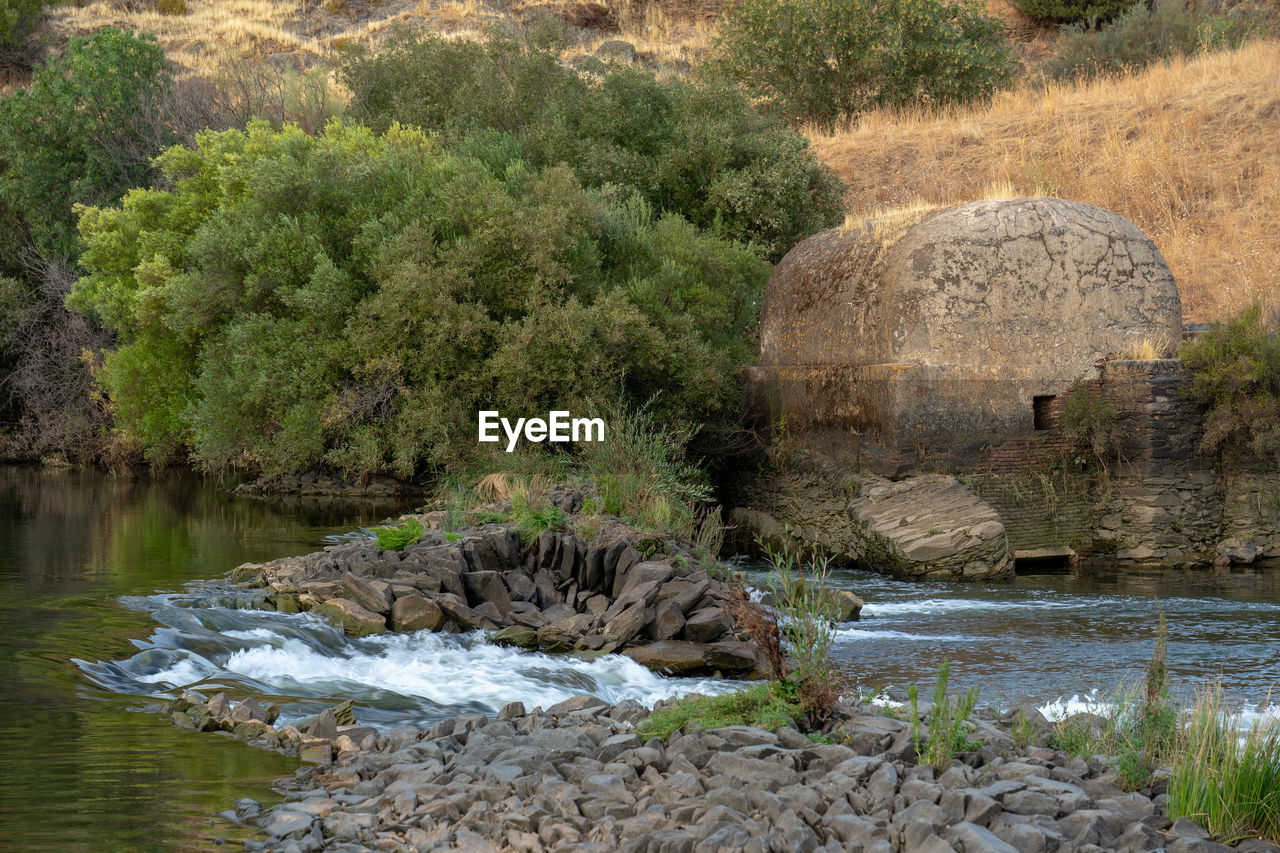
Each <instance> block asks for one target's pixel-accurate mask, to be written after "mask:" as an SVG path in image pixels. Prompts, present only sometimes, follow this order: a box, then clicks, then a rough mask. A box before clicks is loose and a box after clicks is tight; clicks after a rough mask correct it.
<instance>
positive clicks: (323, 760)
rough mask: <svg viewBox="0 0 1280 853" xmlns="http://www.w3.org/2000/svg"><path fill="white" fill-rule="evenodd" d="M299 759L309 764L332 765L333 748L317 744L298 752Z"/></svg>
mask: <svg viewBox="0 0 1280 853" xmlns="http://www.w3.org/2000/svg"><path fill="white" fill-rule="evenodd" d="M298 758H300V759H302V760H303V761H305V762H307V763H308V764H332V763H333V747H332V746H330V745H329V744H327V743H315V744H311V745H309V746H304V747H302V748H301V749H299V750H298Z"/></svg>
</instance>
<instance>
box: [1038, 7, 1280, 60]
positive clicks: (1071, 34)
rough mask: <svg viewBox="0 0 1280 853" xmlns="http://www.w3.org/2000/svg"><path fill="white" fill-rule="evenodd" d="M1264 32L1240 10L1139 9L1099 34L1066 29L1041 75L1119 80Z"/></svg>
mask: <svg viewBox="0 0 1280 853" xmlns="http://www.w3.org/2000/svg"><path fill="white" fill-rule="evenodd" d="M1266 31H1267V26H1266V23H1265V20H1264V18H1263V17H1262V16H1260V15H1259V14H1257V13H1256V12H1254V11H1253V10H1251V9H1250V8H1249V7H1248V6H1246V5H1245V4H1238V5H1234V6H1231V7H1229V8H1222V7H1220V6H1217V5H1216V4H1208V3H1190V2H1178V0H1169V1H1168V2H1164V3H1160V4H1159V5H1158V6H1156V10H1155V12H1154V13H1153V12H1150V11H1149V10H1148V9H1147V7H1146V5H1145V4H1142V3H1139V4H1138V5H1135V6H1131V7H1130V8H1129V9H1128V10H1127V11H1124V12H1122V13H1121V14H1120V16H1119V17H1118V18H1117V19H1116V20H1115V21H1114V22H1113V23H1111V24H1110V25H1109V26H1106V27H1103V28H1102V29H1098V30H1095V29H1094V28H1092V27H1090V26H1088V25H1087V24H1076V25H1073V26H1071V27H1069V28H1068V29H1067V30H1066V32H1065V33H1064V34H1063V36H1062V38H1061V39H1060V40H1059V42H1058V46H1057V49H1056V50H1055V52H1054V54H1053V55H1052V56H1050V57H1049V58H1048V59H1047V60H1045V62H1044V64H1043V65H1042V66H1041V69H1040V70H1041V72H1042V73H1043V74H1044V76H1046V77H1048V78H1051V79H1055V80H1062V79H1071V78H1090V77H1100V76H1104V75H1107V74H1121V73H1126V72H1131V71H1136V70H1138V69H1141V68H1145V67H1146V66H1148V65H1150V64H1152V63H1154V62H1160V61H1167V60H1169V59H1172V58H1173V57H1175V56H1190V55H1192V54H1195V53H1199V52H1200V51H1204V50H1219V49H1225V48H1230V47H1236V46H1238V45H1241V44H1243V43H1244V42H1246V41H1248V40H1249V39H1251V38H1255V37H1257V36H1260V35H1262V34H1264V33H1265V32H1266Z"/></svg>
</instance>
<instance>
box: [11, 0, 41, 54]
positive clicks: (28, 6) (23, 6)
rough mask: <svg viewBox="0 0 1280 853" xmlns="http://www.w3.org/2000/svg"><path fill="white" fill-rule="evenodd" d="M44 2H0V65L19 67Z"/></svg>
mask: <svg viewBox="0 0 1280 853" xmlns="http://www.w3.org/2000/svg"><path fill="white" fill-rule="evenodd" d="M44 7H45V0H0V64H4V65H20V64H22V59H23V57H24V54H25V53H26V47H27V39H28V38H30V36H31V31H32V30H34V29H35V26H36V22H37V21H39V20H40V13H41V12H42V11H43V10H44Z"/></svg>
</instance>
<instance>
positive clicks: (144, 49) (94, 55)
mask: <svg viewBox="0 0 1280 853" xmlns="http://www.w3.org/2000/svg"><path fill="white" fill-rule="evenodd" d="M169 84H170V78H169V71H168V67H167V65H166V63H165V61H164V56H163V54H162V53H161V50H160V47H159V46H158V45H157V44H156V42H155V40H154V39H153V38H151V37H149V36H135V35H132V34H128V33H123V32H120V31H118V30H112V29H106V30H102V31H100V32H98V33H95V34H94V35H93V36H91V37H89V38H72V39H71V40H70V43H69V44H68V46H67V50H66V52H65V53H64V54H63V55H62V56H60V57H58V58H56V59H53V60H51V61H50V62H48V63H46V64H45V65H44V66H42V67H40V68H38V69H36V71H35V73H34V75H33V78H32V81H31V85H30V87H29V88H27V89H18V90H16V91H14V92H13V93H12V94H10V95H9V96H8V97H5V98H3V99H0V266H2V267H3V268H4V269H3V271H4V272H8V273H9V274H10V276H11V278H9V279H8V280H7V281H6V282H5V283H4V284H3V285H0V314H3V315H4V316H5V318H6V320H7V322H6V323H5V324H4V328H3V329H0V375H3V376H4V380H3V382H0V393H3V395H4V396H5V399H4V400H3V401H2V402H0V409H2V410H3V420H5V421H9V422H18V424H19V428H18V430H16V431H15V433H14V434H13V435H11V436H9V437H8V439H7V441H6V442H5V443H6V444H7V445H8V448H7V451H8V452H9V453H13V454H16V455H20V456H26V457H31V456H42V455H45V454H49V453H62V454H65V455H67V456H71V457H74V458H93V457H95V456H97V454H98V452H99V450H100V448H101V444H102V441H101V433H102V432H103V431H104V430H105V428H106V423H107V418H106V412H105V410H104V407H103V406H102V405H101V403H100V402H99V401H96V400H94V399H93V397H92V396H91V392H92V390H93V383H92V380H91V377H90V363H89V360H87V359H86V358H85V357H84V356H85V354H86V353H93V352H97V351H98V350H99V349H100V348H101V347H103V346H104V345H107V344H109V343H110V341H111V336H110V334H109V333H106V332H105V331H104V330H102V329H101V328H99V327H98V326H97V325H96V324H94V323H92V322H87V321H86V318H84V317H83V316H80V315H79V314H76V313H74V312H71V311H68V310H67V309H66V305H65V301H66V297H67V294H68V292H69V291H70V288H71V283H72V282H73V281H75V279H76V275H77V271H76V268H75V263H74V258H75V256H76V255H77V254H78V243H77V239H76V231H75V217H74V214H73V212H72V210H73V208H74V206H75V205H76V204H78V203H82V202H83V203H90V204H109V203H114V202H115V201H116V200H118V199H119V198H120V196H121V194H123V193H124V192H125V191H126V190H127V189H129V188H130V187H132V186H135V185H137V184H139V183H144V182H146V181H148V180H150V177H151V175H152V170H151V158H152V157H153V156H155V154H157V153H158V152H159V151H160V150H161V148H162V147H164V146H165V145H167V144H169V143H170V142H172V141H173V138H174V137H173V136H172V135H171V133H170V131H169V130H168V127H167V125H166V123H165V122H164V121H163V120H162V119H160V117H159V116H158V114H157V112H156V110H155V107H156V106H157V103H158V102H159V101H160V100H162V99H163V96H164V93H165V92H166V91H167V89H168V87H169Z"/></svg>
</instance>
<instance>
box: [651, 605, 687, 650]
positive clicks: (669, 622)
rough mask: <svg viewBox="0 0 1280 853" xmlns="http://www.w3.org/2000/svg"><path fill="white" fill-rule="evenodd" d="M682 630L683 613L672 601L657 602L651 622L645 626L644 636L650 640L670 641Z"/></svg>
mask: <svg viewBox="0 0 1280 853" xmlns="http://www.w3.org/2000/svg"><path fill="white" fill-rule="evenodd" d="M682 628H684V613H683V612H682V611H681V610H680V605H679V604H677V603H676V602H675V601H674V600H671V599H668V600H667V601H662V602H659V603H658V605H657V606H656V607H655V608H654V614H653V621H651V622H650V623H649V624H648V625H646V626H645V636H646V637H648V638H649V639H650V640H670V639H672V638H674V637H675V636H676V635H677V634H679V633H680V630H681V629H682Z"/></svg>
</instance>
